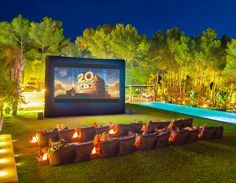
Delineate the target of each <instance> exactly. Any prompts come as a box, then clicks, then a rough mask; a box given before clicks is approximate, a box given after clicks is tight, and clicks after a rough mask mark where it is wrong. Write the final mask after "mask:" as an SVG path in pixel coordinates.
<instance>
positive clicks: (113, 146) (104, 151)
mask: <svg viewBox="0 0 236 183" xmlns="http://www.w3.org/2000/svg"><path fill="white" fill-rule="evenodd" d="M118 150H119V139H117V138H113V139H112V140H107V141H104V142H101V143H100V153H99V157H100V158H108V157H113V156H116V155H117V153H118Z"/></svg>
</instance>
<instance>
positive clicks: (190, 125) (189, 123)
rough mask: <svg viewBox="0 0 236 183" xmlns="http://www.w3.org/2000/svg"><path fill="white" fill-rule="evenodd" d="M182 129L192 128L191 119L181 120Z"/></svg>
mask: <svg viewBox="0 0 236 183" xmlns="http://www.w3.org/2000/svg"><path fill="white" fill-rule="evenodd" d="M182 122H183V125H184V128H185V127H192V126H193V118H188V119H183V120H182Z"/></svg>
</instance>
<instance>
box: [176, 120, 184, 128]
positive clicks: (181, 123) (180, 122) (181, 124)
mask: <svg viewBox="0 0 236 183" xmlns="http://www.w3.org/2000/svg"><path fill="white" fill-rule="evenodd" d="M174 127H175V129H177V128H179V129H183V128H184V120H183V119H179V120H176V121H174Z"/></svg>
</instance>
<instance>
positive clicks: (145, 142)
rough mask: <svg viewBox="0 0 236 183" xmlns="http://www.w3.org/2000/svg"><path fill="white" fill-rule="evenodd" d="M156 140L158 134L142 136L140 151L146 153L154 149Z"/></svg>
mask: <svg viewBox="0 0 236 183" xmlns="http://www.w3.org/2000/svg"><path fill="white" fill-rule="evenodd" d="M156 139H157V134H156V133H152V134H147V135H142V143H141V146H140V147H139V148H138V150H141V151H146V150H151V149H153V148H154V147H155V145H156Z"/></svg>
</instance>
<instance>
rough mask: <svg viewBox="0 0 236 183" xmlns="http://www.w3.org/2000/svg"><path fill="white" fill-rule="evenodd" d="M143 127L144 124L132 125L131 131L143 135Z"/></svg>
mask: <svg viewBox="0 0 236 183" xmlns="http://www.w3.org/2000/svg"><path fill="white" fill-rule="evenodd" d="M142 126H143V123H142V122H137V123H131V131H132V132H133V133H138V134H141V133H142V131H141V128H142Z"/></svg>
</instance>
